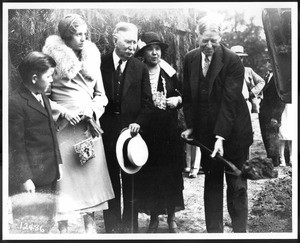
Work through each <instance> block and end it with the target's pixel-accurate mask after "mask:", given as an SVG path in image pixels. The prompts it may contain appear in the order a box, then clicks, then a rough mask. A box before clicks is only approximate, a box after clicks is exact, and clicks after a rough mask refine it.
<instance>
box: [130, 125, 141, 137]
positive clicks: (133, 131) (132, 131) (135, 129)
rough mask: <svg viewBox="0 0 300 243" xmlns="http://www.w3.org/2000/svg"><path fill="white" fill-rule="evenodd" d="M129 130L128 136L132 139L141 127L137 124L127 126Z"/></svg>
mask: <svg viewBox="0 0 300 243" xmlns="http://www.w3.org/2000/svg"><path fill="white" fill-rule="evenodd" d="M128 128H129V129H130V134H131V136H132V137H134V136H135V135H137V134H138V133H139V131H140V129H141V126H140V125H139V124H137V123H131V124H129V127H128Z"/></svg>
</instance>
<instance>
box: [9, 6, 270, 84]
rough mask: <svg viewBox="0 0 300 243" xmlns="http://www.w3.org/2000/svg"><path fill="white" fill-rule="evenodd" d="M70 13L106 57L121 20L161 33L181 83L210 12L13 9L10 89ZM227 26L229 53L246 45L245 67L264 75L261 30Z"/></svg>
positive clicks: (238, 17)
mask: <svg viewBox="0 0 300 243" xmlns="http://www.w3.org/2000/svg"><path fill="white" fill-rule="evenodd" d="M68 13H77V14H80V15H82V16H84V17H85V18H86V20H87V22H88V24H89V27H90V28H89V29H90V32H89V38H90V39H91V41H93V42H94V43H95V44H96V45H97V46H98V48H99V50H100V52H101V54H102V55H104V54H106V53H107V52H110V51H112V50H113V43H112V38H111V36H112V32H113V29H114V27H115V25H116V24H117V23H118V22H119V21H128V22H132V23H134V24H136V25H137V26H138V28H139V30H140V34H142V33H143V32H146V31H155V32H157V33H159V34H160V35H161V36H162V37H163V39H164V41H165V42H166V43H168V44H169V48H168V51H167V53H166V54H165V57H164V58H165V59H166V60H167V61H168V62H169V63H170V64H171V65H172V66H173V67H174V68H175V69H176V70H177V72H178V75H179V77H180V78H182V63H183V58H184V56H185V54H186V53H187V52H188V51H190V50H192V49H194V48H196V47H197V36H196V33H195V29H196V25H197V21H198V19H199V18H201V17H202V16H204V15H206V12H204V11H200V10H196V9H151V10H149V9H73V10H70V9H10V10H9V22H8V24H9V33H8V41H9V56H10V58H9V59H10V64H11V65H10V88H11V89H13V88H14V87H15V86H16V84H17V83H18V82H19V77H18V73H17V71H16V67H17V66H18V65H19V63H20V61H21V60H22V58H23V57H24V56H25V55H26V54H27V53H28V52H29V51H33V50H35V51H41V50H42V47H43V45H44V42H45V39H46V38H47V37H48V36H49V35H51V34H58V32H57V25H58V22H59V20H60V19H61V18H62V17H63V16H64V15H66V14H68ZM222 14H223V15H224V16H225V22H226V23H227V27H226V29H224V36H223V43H224V44H226V45H227V46H228V47H229V48H230V47H231V46H233V45H237V44H240V45H243V46H244V48H245V50H246V52H247V53H248V54H249V56H248V58H247V59H246V60H244V64H245V65H246V66H250V67H252V68H253V69H254V70H255V71H256V72H257V73H258V74H260V75H261V76H262V75H263V73H264V71H265V70H264V68H263V67H264V52H265V49H266V41H265V39H264V33H263V29H262V27H261V26H257V25H255V24H254V23H253V21H252V20H253V19H250V22H249V21H248V22H247V21H245V17H244V14H243V13H235V14H234V15H232V14H229V13H228V12H226V11H223V12H222Z"/></svg>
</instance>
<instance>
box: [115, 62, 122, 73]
mask: <svg viewBox="0 0 300 243" xmlns="http://www.w3.org/2000/svg"><path fill="white" fill-rule="evenodd" d="M121 65H122V60H121V59H120V60H119V62H118V66H117V70H116V71H117V76H118V77H120V76H121V75H122V71H121Z"/></svg>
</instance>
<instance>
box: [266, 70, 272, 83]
mask: <svg viewBox="0 0 300 243" xmlns="http://www.w3.org/2000/svg"><path fill="white" fill-rule="evenodd" d="M270 75H271V73H270V72H268V73H267V74H266V76H265V81H266V83H268V82H269V77H270Z"/></svg>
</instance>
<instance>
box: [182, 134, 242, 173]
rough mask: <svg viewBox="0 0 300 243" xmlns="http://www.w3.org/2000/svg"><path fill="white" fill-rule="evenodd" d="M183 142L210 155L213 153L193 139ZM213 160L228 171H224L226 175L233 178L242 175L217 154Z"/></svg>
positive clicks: (230, 163)
mask: <svg viewBox="0 0 300 243" xmlns="http://www.w3.org/2000/svg"><path fill="white" fill-rule="evenodd" d="M184 141H185V142H186V143H188V144H190V145H195V146H197V147H200V148H201V149H202V151H204V152H208V153H210V154H211V153H212V152H213V151H212V150H210V149H209V148H208V147H206V146H205V145H203V144H202V143H200V142H198V141H197V140H195V139H193V140H187V139H184ZM215 159H218V160H220V161H221V162H222V163H223V164H224V165H225V166H226V168H229V169H230V171H228V170H225V172H226V173H228V174H232V175H235V176H240V175H241V174H242V172H241V171H240V170H239V169H238V168H237V167H236V166H235V165H234V164H233V163H232V162H230V161H228V160H227V159H224V158H223V157H222V156H220V155H219V154H216V156H215Z"/></svg>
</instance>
